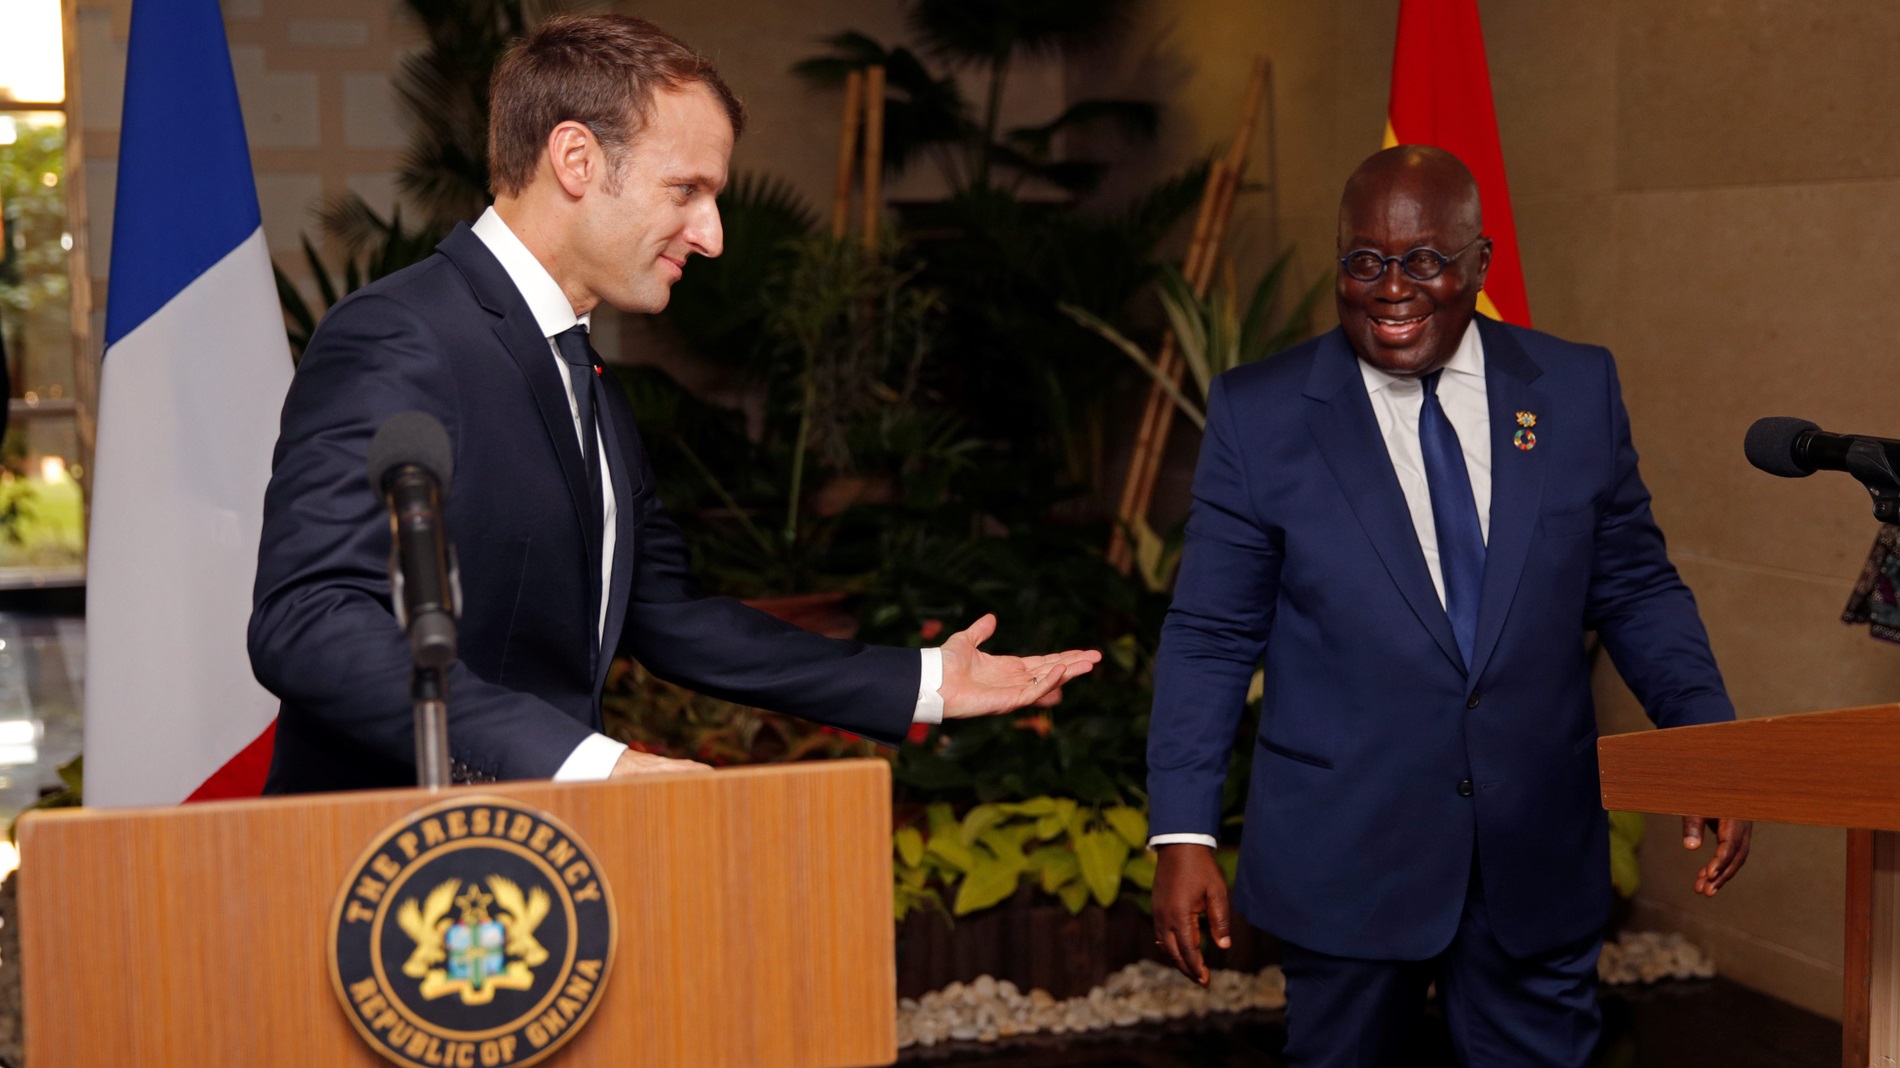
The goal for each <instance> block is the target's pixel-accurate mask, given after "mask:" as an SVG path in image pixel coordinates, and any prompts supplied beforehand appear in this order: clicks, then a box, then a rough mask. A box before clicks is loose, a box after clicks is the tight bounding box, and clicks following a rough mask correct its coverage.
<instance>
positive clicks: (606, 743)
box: [554, 734, 627, 782]
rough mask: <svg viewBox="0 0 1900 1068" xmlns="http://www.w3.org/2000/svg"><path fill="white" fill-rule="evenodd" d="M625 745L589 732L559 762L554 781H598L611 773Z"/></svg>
mask: <svg viewBox="0 0 1900 1068" xmlns="http://www.w3.org/2000/svg"><path fill="white" fill-rule="evenodd" d="M626 751H627V747H626V746H625V745H623V744H621V743H620V742H616V741H614V740H613V739H612V738H609V737H607V736H606V735H604V734H590V735H588V736H587V737H585V738H582V739H581V744H579V745H577V746H575V747H574V751H573V752H572V753H569V754H568V755H567V759H566V760H564V761H562V762H561V768H560V770H559V771H556V772H555V773H554V781H555V782H599V781H600V780H602V779H605V778H606V777H607V776H608V775H611V774H612V773H613V770H614V763H615V762H616V761H618V760H619V759H620V754H622V753H624V752H626Z"/></svg>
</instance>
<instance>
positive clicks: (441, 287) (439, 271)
mask: <svg viewBox="0 0 1900 1068" xmlns="http://www.w3.org/2000/svg"><path fill="white" fill-rule="evenodd" d="M445 298H447V299H451V300H453V299H456V298H460V299H462V300H466V301H468V302H470V303H473V302H474V299H475V296H474V290H472V289H471V288H470V287H469V284H468V280H467V279H466V278H464V277H462V272H461V271H460V270H458V269H457V268H456V266H455V264H454V263H452V262H450V260H449V258H448V257H447V256H444V255H442V254H441V253H440V252H437V253H433V254H431V255H430V256H429V258H427V259H425V260H422V261H420V262H417V263H412V264H410V265H409V266H407V267H404V268H403V269H402V270H399V271H395V272H393V273H390V274H386V275H384V276H383V277H381V278H378V279H376V280H375V281H374V282H371V283H369V284H368V285H366V286H364V287H362V288H361V289H358V290H356V291H355V292H353V293H351V294H349V295H348V296H346V297H344V298H343V299H342V300H340V301H338V302H337V303H336V306H335V307H333V308H331V309H330V312H329V314H328V315H326V316H324V319H325V320H326V321H327V320H328V319H329V318H330V317H331V316H335V315H339V314H343V315H350V314H361V313H362V312H363V311H365V310H366V309H363V308H355V307H354V306H355V305H358V304H368V305H377V304H383V305H384V306H387V305H388V304H395V305H399V306H402V307H405V308H411V309H415V310H416V311H417V312H418V313H420V314H422V315H424V316H425V317H427V316H429V315H430V314H431V313H432V312H435V311H437V310H438V309H440V308H441V307H442V302H443V300H444V299H445Z"/></svg>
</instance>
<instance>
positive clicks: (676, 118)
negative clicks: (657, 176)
mask: <svg viewBox="0 0 1900 1068" xmlns="http://www.w3.org/2000/svg"><path fill="white" fill-rule="evenodd" d="M732 143H733V136H732V120H731V119H730V118H728V117H727V115H726V109H725V108H724V107H723V106H721V105H720V103H719V101H718V100H717V99H716V98H715V97H714V96H713V94H712V90H710V89H707V88H706V87H705V86H703V85H689V86H685V87H684V88H680V89H666V88H661V89H658V90H656V91H655V92H654V94H653V107H652V110H651V112H650V113H649V114H648V115H647V117H646V123H645V124H644V125H643V126H642V127H641V129H640V133H639V136H638V137H637V138H636V139H635V141H634V145H633V156H634V158H635V159H636V160H640V161H642V162H645V163H646V164H647V165H649V166H652V167H655V168H657V169H660V170H663V171H668V172H671V171H675V170H680V169H685V170H688V171H692V172H694V174H697V175H701V176H724V174H725V173H726V164H727V162H728V161H729V160H731V158H732Z"/></svg>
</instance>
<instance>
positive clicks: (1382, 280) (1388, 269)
mask: <svg viewBox="0 0 1900 1068" xmlns="http://www.w3.org/2000/svg"><path fill="white" fill-rule="evenodd" d="M1415 288H1416V283H1414V282H1413V281H1412V276H1411V275H1408V274H1406V273H1405V268H1404V267H1403V266H1401V265H1400V264H1399V262H1398V261H1396V260H1387V261H1386V263H1385V273H1384V274H1381V275H1380V276H1379V280H1378V281H1377V282H1375V283H1373V286H1372V292H1373V295H1374V296H1376V297H1378V298H1379V299H1380V300H1389V301H1395V302H1396V301H1401V300H1407V299H1410V297H1411V296H1412V293H1413V291H1414V290H1415Z"/></svg>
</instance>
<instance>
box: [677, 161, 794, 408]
mask: <svg viewBox="0 0 1900 1068" xmlns="http://www.w3.org/2000/svg"><path fill="white" fill-rule="evenodd" d="M719 218H720V222H721V223H722V224H723V226H724V227H725V236H726V246H725V252H724V253H723V254H722V255H721V256H720V257H719V258H718V259H712V260H709V259H706V258H705V257H703V256H695V257H693V258H692V259H691V260H690V261H688V263H687V267H686V272H685V275H684V276H683V277H682V278H681V279H680V280H679V281H678V282H676V283H674V284H673V295H672V299H671V300H670V301H669V302H668V304H667V307H666V321H667V322H668V323H669V324H670V325H671V326H672V327H673V329H674V330H675V331H677V332H678V333H679V335H680V337H681V338H682V339H684V340H685V341H686V343H687V344H688V345H689V346H691V347H692V350H693V352H694V354H695V355H698V356H702V357H704V358H706V359H709V360H712V361H714V362H717V363H720V364H724V365H726V366H728V367H736V368H740V369H744V370H747V371H751V372H755V373H757V372H760V371H762V370H763V368H762V367H761V361H762V360H764V359H765V357H766V356H767V354H768V348H767V346H768V341H769V337H768V330H767V326H768V323H767V319H768V318H769V317H770V316H771V315H772V313H773V308H774V306H775V304H774V301H773V299H772V294H771V287H772V286H773V285H774V284H776V283H777V282H778V281H779V280H781V279H783V277H784V276H785V274H786V272H787V270H788V264H789V263H790V262H791V259H792V257H793V256H794V254H795V250H794V249H793V247H792V246H793V243H794V242H795V241H797V240H798V239H800V238H804V237H807V236H809V235H811V234H812V233H814V232H815V231H816V230H817V227H818V217H817V215H816V213H814V212H813V211H812V209H811V207H810V206H809V205H807V204H806V203H805V201H804V200H803V199H802V198H801V197H800V196H799V195H798V192H797V191H796V190H794V189H793V188H792V186H791V183H789V182H787V181H785V180H784V179H782V178H774V177H771V176H769V175H760V174H747V173H740V174H737V175H734V176H733V179H732V181H731V183H730V184H729V185H728V186H727V187H726V189H725V191H724V192H722V193H721V194H720V195H719Z"/></svg>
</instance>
